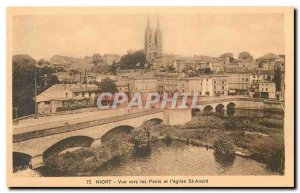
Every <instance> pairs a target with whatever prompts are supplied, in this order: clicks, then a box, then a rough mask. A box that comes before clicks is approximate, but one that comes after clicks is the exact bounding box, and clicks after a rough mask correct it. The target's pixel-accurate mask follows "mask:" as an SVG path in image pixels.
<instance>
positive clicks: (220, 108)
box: [216, 104, 225, 115]
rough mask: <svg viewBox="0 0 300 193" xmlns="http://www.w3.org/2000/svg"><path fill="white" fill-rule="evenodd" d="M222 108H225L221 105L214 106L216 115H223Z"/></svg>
mask: <svg viewBox="0 0 300 193" xmlns="http://www.w3.org/2000/svg"><path fill="white" fill-rule="evenodd" d="M224 108H225V106H224V105H223V104H218V105H217V106H216V113H219V114H221V115H224Z"/></svg>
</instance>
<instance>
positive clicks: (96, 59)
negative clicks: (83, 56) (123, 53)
mask: <svg viewBox="0 0 300 193" xmlns="http://www.w3.org/2000/svg"><path fill="white" fill-rule="evenodd" d="M92 57H93V64H94V65H95V66H96V65H98V64H99V63H101V62H103V59H102V57H101V55H100V54H93V56H92Z"/></svg>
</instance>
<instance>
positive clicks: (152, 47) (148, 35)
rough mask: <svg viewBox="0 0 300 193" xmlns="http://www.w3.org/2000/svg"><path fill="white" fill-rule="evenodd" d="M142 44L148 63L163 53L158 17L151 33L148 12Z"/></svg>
mask: <svg viewBox="0 0 300 193" xmlns="http://www.w3.org/2000/svg"><path fill="white" fill-rule="evenodd" d="M144 46H145V48H144V51H145V56H146V61H147V62H148V63H152V62H153V60H154V59H155V58H156V57H160V56H162V55H163V39H162V32H161V29H160V23H159V18H157V28H156V31H155V33H154V34H153V31H152V29H151V26H150V18H149V14H148V19H147V27H146V32H145V44H144Z"/></svg>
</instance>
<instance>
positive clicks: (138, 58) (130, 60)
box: [120, 50, 146, 69]
mask: <svg viewBox="0 0 300 193" xmlns="http://www.w3.org/2000/svg"><path fill="white" fill-rule="evenodd" d="M145 63H146V58H145V54H144V51H143V50H139V51H136V52H131V51H130V52H128V53H127V54H125V55H124V56H122V57H121V59H120V65H121V69H135V68H144V67H145ZM137 64H139V66H137Z"/></svg>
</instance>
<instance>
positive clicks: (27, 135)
mask: <svg viewBox="0 0 300 193" xmlns="http://www.w3.org/2000/svg"><path fill="white" fill-rule="evenodd" d="M162 111H163V110H161V109H151V110H147V111H140V112H134V113H130V114H125V115H119V116H115V117H110V118H103V119H99V120H93V121H87V122H82V123H76V124H72V125H64V126H58V127H53V128H48V129H42V130H35V131H29V132H24V133H19V134H14V135H13V143H17V142H20V141H25V140H29V139H34V138H39V137H45V136H49V135H55V134H59V133H65V132H70V131H75V130H80V129H84V128H88V127H93V126H97V125H103V124H107V123H112V122H118V121H122V120H127V119H132V118H135V117H141V116H146V115H150V114H155V113H159V112H162Z"/></svg>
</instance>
